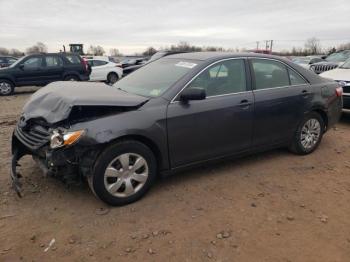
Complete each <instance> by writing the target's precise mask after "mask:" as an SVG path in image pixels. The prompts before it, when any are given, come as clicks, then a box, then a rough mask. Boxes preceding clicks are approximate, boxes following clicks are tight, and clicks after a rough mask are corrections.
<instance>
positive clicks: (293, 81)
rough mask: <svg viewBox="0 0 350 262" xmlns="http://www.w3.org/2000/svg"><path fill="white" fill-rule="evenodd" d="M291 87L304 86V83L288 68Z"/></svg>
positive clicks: (302, 79)
mask: <svg viewBox="0 0 350 262" xmlns="http://www.w3.org/2000/svg"><path fill="white" fill-rule="evenodd" d="M288 72H289V78H290V83H291V85H304V84H306V81H305V80H304V78H302V77H301V76H300V75H299V74H297V73H296V72H294V71H293V70H291V69H289V68H288Z"/></svg>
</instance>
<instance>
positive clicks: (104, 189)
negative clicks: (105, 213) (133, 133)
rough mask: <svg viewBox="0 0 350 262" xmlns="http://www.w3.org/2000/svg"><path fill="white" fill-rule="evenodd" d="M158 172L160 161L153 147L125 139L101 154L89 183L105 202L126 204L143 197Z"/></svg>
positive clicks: (115, 204)
mask: <svg viewBox="0 0 350 262" xmlns="http://www.w3.org/2000/svg"><path fill="white" fill-rule="evenodd" d="M135 163H137V164H136V165H135ZM126 166H127V167H126ZM123 167H124V168H123ZM126 169H127V171H125V170H126ZM146 174H147V175H146ZM156 174H157V161H156V158H155V156H154V154H153V152H152V151H151V149H149V148H148V147H147V146H146V145H144V144H143V143H140V142H138V141H134V140H125V141H121V142H118V143H115V144H112V145H111V146H109V147H107V148H106V149H105V150H104V151H103V152H102V153H101V155H100V156H99V157H98V158H97V160H96V162H95V165H94V168H93V173H92V175H91V176H89V177H88V183H89V186H90V189H91V190H92V192H93V193H94V194H95V195H96V196H97V197H98V198H99V199H101V200H102V201H104V202H105V203H107V204H109V205H112V206H123V205H127V204H130V203H132V202H135V201H137V200H139V199H140V198H141V197H143V196H144V195H145V194H146V193H147V191H148V190H149V189H150V187H151V186H152V184H153V183H154V181H155V178H156ZM109 188H110V189H109Z"/></svg>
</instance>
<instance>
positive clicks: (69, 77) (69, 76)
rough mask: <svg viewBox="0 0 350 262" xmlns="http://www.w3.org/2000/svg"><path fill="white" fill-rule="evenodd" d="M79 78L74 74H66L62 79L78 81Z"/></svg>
mask: <svg viewBox="0 0 350 262" xmlns="http://www.w3.org/2000/svg"><path fill="white" fill-rule="evenodd" d="M79 80H80V79H79V78H78V77H77V76H75V75H68V76H66V77H65V78H64V81H79Z"/></svg>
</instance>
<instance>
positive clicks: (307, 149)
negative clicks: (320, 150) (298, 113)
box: [289, 112, 325, 155]
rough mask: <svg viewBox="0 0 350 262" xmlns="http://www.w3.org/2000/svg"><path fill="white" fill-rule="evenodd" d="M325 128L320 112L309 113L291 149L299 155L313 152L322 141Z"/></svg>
mask: <svg viewBox="0 0 350 262" xmlns="http://www.w3.org/2000/svg"><path fill="white" fill-rule="evenodd" d="M324 130H325V123H324V121H323V119H322V117H321V116H320V115H319V114H318V113H316V112H311V113H309V114H307V115H306V116H305V117H304V119H303V120H302V121H301V122H300V124H299V126H298V128H297V130H296V132H295V134H294V137H293V141H292V143H291V145H290V147H289V150H290V151H292V152H293V153H295V154H298V155H307V154H310V153H312V152H313V151H315V149H316V148H317V147H318V146H319V144H320V143H321V140H322V136H323V133H324ZM307 132H308V133H307Z"/></svg>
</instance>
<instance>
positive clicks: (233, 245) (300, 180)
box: [0, 88, 350, 262]
mask: <svg viewBox="0 0 350 262" xmlns="http://www.w3.org/2000/svg"><path fill="white" fill-rule="evenodd" d="M31 91H33V89H31V88H27V89H26V90H24V89H21V92H20V93H16V95H15V96H12V97H0V108H1V109H0V137H1V140H0V161H1V163H0V261H20V260H21V261H108V260H110V261H269V262H270V261H286V262H287V261H289V262H295V261H303V262H304V261H317V262H319V261H332V262H334V261H349V260H350V208H349V203H350V157H349V156H350V114H344V115H343V118H342V119H341V121H340V123H339V124H338V125H337V128H334V129H332V130H330V131H329V132H328V133H327V134H326V135H325V136H324V139H323V142H322V144H321V146H320V147H319V149H318V150H317V151H316V152H314V153H313V154H311V155H308V156H302V157H301V156H296V155H293V154H290V153H289V152H288V151H286V150H283V149H281V150H275V151H271V152H267V153H264V154H259V155H254V156H250V157H246V158H242V159H238V160H233V161H226V162H224V163H221V164H216V165H210V166H207V167H203V168H197V169H194V170H192V171H187V172H184V173H182V174H178V175H176V176H173V177H170V178H167V179H163V180H162V181H159V182H158V183H157V184H156V185H155V187H154V188H153V190H151V191H150V192H149V194H148V195H147V196H146V197H145V198H143V199H142V200H141V201H139V202H137V203H135V204H132V205H129V206H126V207H119V208H109V207H107V206H105V205H104V204H103V203H102V202H100V201H99V200H97V199H96V198H95V197H94V196H93V195H92V194H91V193H90V191H89V189H88V187H87V185H86V184H84V185H81V186H75V187H70V188H68V187H67V186H66V185H64V184H63V183H61V182H60V181H57V180H55V179H53V178H45V177H43V176H42V174H41V172H40V170H39V169H38V167H37V166H36V165H35V163H34V162H33V161H32V159H31V158H30V157H27V158H24V159H23V160H22V161H21V164H22V167H21V169H20V170H21V173H22V175H23V176H24V177H25V180H24V189H25V191H24V193H25V196H24V198H22V199H19V198H17V196H16V195H15V194H14V193H13V192H12V190H11V189H10V183H9V162H10V136H11V132H12V130H13V128H14V125H15V120H16V118H17V117H18V115H19V113H20V111H21V109H22V106H23V105H24V103H25V101H26V99H27V98H28V97H29V96H30V94H31ZM53 239H54V240H53ZM53 241H55V242H54V243H53ZM50 242H51V244H52V245H51V246H49V243H50Z"/></svg>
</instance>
